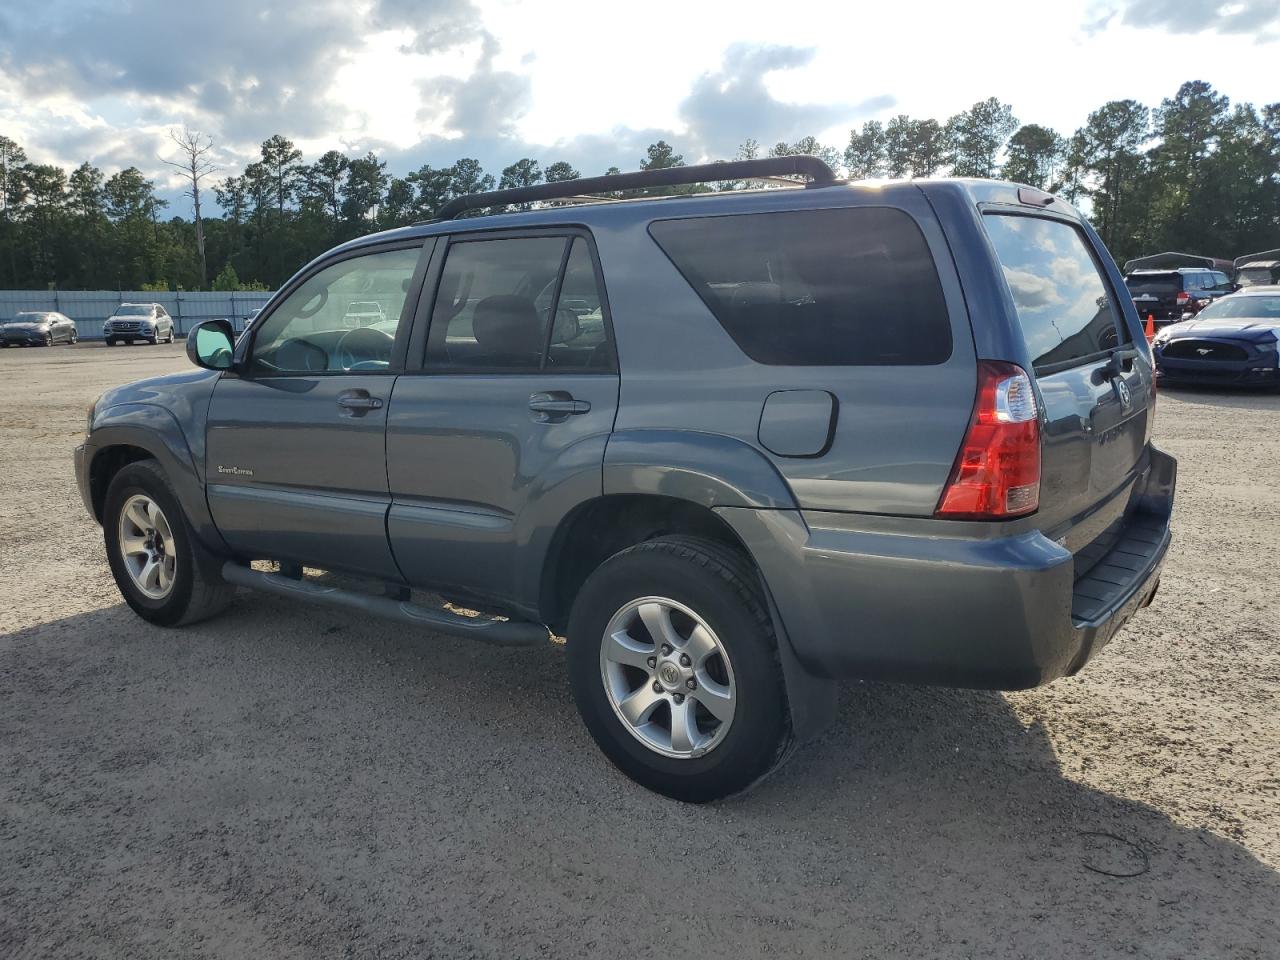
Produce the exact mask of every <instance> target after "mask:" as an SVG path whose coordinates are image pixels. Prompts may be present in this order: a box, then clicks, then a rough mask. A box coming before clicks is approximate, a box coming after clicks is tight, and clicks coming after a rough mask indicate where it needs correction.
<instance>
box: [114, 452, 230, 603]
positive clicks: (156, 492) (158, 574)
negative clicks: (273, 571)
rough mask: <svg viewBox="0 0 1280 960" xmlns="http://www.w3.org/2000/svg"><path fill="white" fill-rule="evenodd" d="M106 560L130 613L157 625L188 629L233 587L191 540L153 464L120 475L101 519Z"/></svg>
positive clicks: (133, 466)
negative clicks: (189, 624)
mask: <svg viewBox="0 0 1280 960" xmlns="http://www.w3.org/2000/svg"><path fill="white" fill-rule="evenodd" d="M102 531H103V538H104V540H105V541H106V547H107V561H108V563H109V564H110V566H111V573H112V575H113V576H114V577H115V581H116V586H117V587H119V588H120V593H121V595H122V596H123V597H124V600H125V602H126V603H127V604H129V606H130V607H132V608H133V611H134V613H136V614H138V616H140V617H142V618H143V619H144V620H149V621H150V622H151V623H155V624H159V625H160V626H166V627H167V626H177V625H180V624H187V623H194V622H196V621H197V620H203V619H204V618H206V617H209V616H212V615H213V614H215V613H217V612H218V611H220V610H221V609H222V608H223V607H225V606H226V604H227V602H228V601H229V600H230V599H231V596H232V594H233V592H234V587H232V586H231V585H230V584H228V583H226V582H225V581H224V580H223V579H222V578H221V576H220V575H219V573H218V563H217V559H216V558H215V557H213V556H212V555H211V554H210V553H209V552H208V551H207V550H205V548H204V547H202V546H201V545H200V543H199V542H198V541H197V540H196V539H195V538H194V537H193V536H192V534H191V530H190V528H189V527H188V525H187V521H186V516H185V515H184V514H183V512H182V507H181V505H180V504H179V503H178V499H177V497H176V496H175V495H174V493H173V491H172V489H171V488H170V486H169V481H168V478H167V477H166V476H165V474H164V471H163V470H162V469H161V468H160V466H159V465H158V464H157V463H156V462H155V461H154V460H140V461H138V462H136V463H131V464H129V465H128V466H126V467H124V468H123V469H121V471H120V472H119V473H117V474H116V475H115V477H113V478H112V480H111V484H110V486H109V487H108V488H107V496H106V502H105V506H104V509H103V516H102Z"/></svg>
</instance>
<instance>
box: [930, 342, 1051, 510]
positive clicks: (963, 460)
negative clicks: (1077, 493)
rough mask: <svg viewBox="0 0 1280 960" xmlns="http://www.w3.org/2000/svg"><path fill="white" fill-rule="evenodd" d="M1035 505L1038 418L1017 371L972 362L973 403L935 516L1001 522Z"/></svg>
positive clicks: (1027, 385)
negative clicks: (975, 384) (975, 374)
mask: <svg viewBox="0 0 1280 960" xmlns="http://www.w3.org/2000/svg"><path fill="white" fill-rule="evenodd" d="M1039 506H1040V415H1039V410H1038V408H1037V407H1036V394H1035V390H1033V389H1032V387H1031V378H1030V377H1028V376H1027V374H1026V372H1025V371H1024V370H1023V369H1022V368H1021V367H1019V366H1016V365H1015V364H1012V363H1000V362H998V361H995V360H980V361H978V399H977V402H976V403H975V404H974V407H973V418H972V419H971V420H970V421H969V430H968V432H967V433H966V434H965V438H964V443H963V444H961V446H960V453H959V454H958V455H957V456H956V463H955V466H954V467H952V468H951V479H949V480H948V481H947V486H946V489H944V490H943V491H942V499H941V501H939V503H938V509H937V511H936V513H935V516H938V517H945V518H948V519H952V520H1001V519H1006V518H1008V517H1020V516H1023V515H1024V514H1028V513H1034V512H1035V510H1036V509H1037V508H1038V507H1039Z"/></svg>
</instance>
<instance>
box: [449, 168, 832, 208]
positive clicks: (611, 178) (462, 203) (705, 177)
mask: <svg viewBox="0 0 1280 960" xmlns="http://www.w3.org/2000/svg"><path fill="white" fill-rule="evenodd" d="M784 176H795V177H799V176H803V177H809V178H810V181H809V183H807V184H805V186H807V187H831V186H836V185H838V184H842V183H845V182H846V181H844V180H841V179H839V178H838V177H836V174H835V171H834V170H832V169H831V168H830V167H829V166H827V165H826V163H824V162H823V161H822V160H819V159H818V158H817V157H811V156H809V155H808V154H797V155H795V156H790V157H763V158H761V159H759V160H730V161H728V162H725V163H700V164H697V165H695V166H691V167H664V168H662V169H661V170H639V171H636V172H635V173H615V174H610V175H607V176H603V177H586V178H579V179H577V180H557V181H556V182H554V183H539V184H537V185H536V186H532V187H513V188H511V189H510V190H491V191H489V192H488V193H469V194H467V195H466V196H462V197H454V199H452V200H450V201H449V202H448V203H446V204H445V205H444V206H443V207H441V208H440V213H439V215H438V216H437V217H436V221H439V220H452V219H454V218H455V217H457V216H458V214H460V213H463V212H464V211H467V210H477V209H480V208H482V207H505V206H507V205H508V204H512V203H532V202H534V201H536V200H568V199H577V198H581V197H582V195H583V194H588V193H612V192H613V191H615V190H636V189H643V188H645V187H674V186H680V185H683V184H691V183H714V182H716V181H717V180H762V179H767V178H773V177H784ZM601 199H602V200H607V199H611V198H608V197H602V198H601ZM436 221H428V222H436Z"/></svg>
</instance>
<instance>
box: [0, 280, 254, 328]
mask: <svg viewBox="0 0 1280 960" xmlns="http://www.w3.org/2000/svg"><path fill="white" fill-rule="evenodd" d="M272 293H273V291H265V292H260V291H244V292H240V291H236V292H234V293H231V292H222V291H219V290H214V291H211V292H207V291H203V290H201V291H182V292H179V293H173V292H164V293H156V292H152V291H147V290H0V322H4V321H6V320H12V319H13V315H14V314H16V313H22V312H24V311H28V310H56V311H58V312H59V313H64V314H66V315H67V316H68V317H70V318H71V319H72V320H74V321H75V322H76V329H77V330H78V331H79V333H80V338H81V339H82V340H101V339H102V324H103V323H104V322H105V321H106V319H107V317H109V316H111V314H112V313H114V312H115V309H116V307H118V306H120V304H122V303H158V304H160V305H161V306H162V307H164V308H165V309H166V310H168V311H169V314H170V315H171V316H172V317H173V328H174V330H175V331H176V332H177V333H178V334H179V335H180V336H185V335H186V333H187V331H188V330H190V329H191V328H192V327H193V326H195V325H196V324H197V323H199V322H200V321H202V320H212V319H215V318H222V319H226V320H230V321H231V322H232V325H233V326H234V327H235V328H236V330H242V329H244V324H245V320H246V319H247V318H248V316H249V314H250V313H251V312H252V311H254V310H257V309H259V308H261V307H262V306H264V305H265V304H266V302H267V301H268V300H269V299H270V298H271V296H272Z"/></svg>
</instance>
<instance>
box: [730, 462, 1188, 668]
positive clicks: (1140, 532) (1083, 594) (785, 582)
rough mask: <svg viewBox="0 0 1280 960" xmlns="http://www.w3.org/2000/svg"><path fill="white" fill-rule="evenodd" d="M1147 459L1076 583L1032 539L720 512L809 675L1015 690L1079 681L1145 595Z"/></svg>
mask: <svg viewBox="0 0 1280 960" xmlns="http://www.w3.org/2000/svg"><path fill="white" fill-rule="evenodd" d="M1151 456H1152V460H1151V466H1150V468H1149V470H1148V471H1147V474H1146V476H1145V478H1143V480H1142V481H1141V482H1140V484H1139V486H1138V487H1136V488H1135V490H1134V491H1133V493H1132V494H1131V495H1130V497H1129V500H1128V507H1129V510H1128V512H1127V513H1126V518H1127V519H1126V521H1125V523H1124V524H1123V525H1122V526H1120V527H1119V528H1118V529H1117V530H1115V531H1113V532H1112V541H1111V542H1109V543H1107V544H1106V545H1105V549H1104V550H1102V552H1101V554H1100V555H1096V556H1092V557H1090V558H1089V562H1093V561H1095V560H1096V563H1093V566H1092V567H1091V568H1090V569H1089V571H1088V573H1087V574H1085V575H1084V576H1082V577H1079V578H1077V572H1076V571H1077V557H1076V556H1075V555H1073V554H1072V553H1071V552H1070V551H1068V550H1067V549H1066V548H1065V547H1063V546H1061V545H1060V544H1059V543H1057V542H1055V541H1053V540H1051V539H1049V538H1048V537H1046V536H1045V535H1044V534H1043V533H1041V532H1040V531H1037V530H1029V531H1026V532H1023V533H1020V534H1016V535H1011V536H1002V537H988V538H987V539H978V538H975V537H966V536H959V535H957V536H954V537H952V536H938V535H937V533H936V531H937V530H938V525H937V524H936V523H930V522H928V521H925V522H924V523H928V524H929V527H930V528H931V530H932V531H934V533H933V535H919V536H917V535H910V534H908V535H904V534H902V533H899V532H887V531H875V530H871V529H865V528H864V529H850V528H849V527H848V526H842V524H846V523H849V522H851V521H849V520H848V519H847V518H850V517H852V515H840V514H818V513H806V514H805V515H803V516H801V515H800V514H798V513H797V512H795V511H768V510H745V509H740V508H721V509H720V511H719V512H720V513H721V515H722V516H724V517H725V519H726V520H728V521H729V522H730V524H731V525H733V526H734V527H735V529H736V530H737V531H738V533H739V535H740V536H742V537H743V540H744V542H745V543H746V545H747V546H748V548H749V549H751V550H752V553H753V555H754V556H755V557H756V559H757V562H758V563H759V565H760V568H761V571H762V572H763V574H764V577H765V581H766V583H767V585H768V587H769V589H770V591H771V593H772V594H773V598H774V601H775V603H776V605H777V608H778V612H779V615H780V616H781V618H782V620H783V623H784V626H785V627H786V630H787V633H788V635H789V636H790V638H791V642H792V645H793V647H794V648H795V651H796V654H797V656H798V657H799V659H800V660H801V662H802V663H804V665H805V666H806V667H807V668H809V669H810V670H813V671H815V672H818V673H821V674H823V675H827V676H839V677H861V678H866V679H884V680H896V681H907V682H917V683H931V684H939V685H945V686H959V687H980V688H992V689H1004V690H1016V689H1023V688H1026V687H1034V686H1037V685H1039V684H1043V683H1047V682H1049V681H1051V680H1054V679H1056V678H1058V677H1062V676H1065V675H1067V674H1070V673H1074V672H1075V671H1077V670H1079V669H1080V668H1081V667H1082V666H1083V665H1084V664H1085V663H1086V662H1087V661H1088V659H1089V658H1090V657H1091V656H1093V655H1094V654H1095V653H1097V651H1098V650H1100V649H1101V648H1102V647H1103V646H1104V645H1105V644H1106V643H1107V642H1108V641H1109V640H1110V639H1111V638H1112V637H1113V636H1114V635H1115V634H1116V632H1117V631H1119V630H1120V629H1121V628H1122V627H1123V626H1124V624H1125V623H1126V622H1127V621H1128V619H1129V618H1130V617H1131V616H1132V615H1133V613H1134V611H1135V610H1138V609H1139V608H1141V607H1142V606H1144V605H1145V604H1147V603H1149V602H1150V600H1151V598H1152V596H1153V595H1154V594H1155V591H1156V587H1157V586H1158V584H1159V580H1160V572H1161V569H1162V566H1163V563H1164V558H1165V554H1166V552H1167V551H1168V547H1169V540H1170V537H1169V512H1170V508H1171V506H1172V500H1173V488H1174V482H1175V472H1176V464H1175V462H1174V460H1173V458H1172V457H1169V456H1167V455H1165V454H1163V453H1160V452H1159V451H1156V450H1154V449H1153V450H1152V451H1151ZM748 514H750V516H748ZM864 519H865V518H864ZM859 522H860V521H859ZM943 529H944V530H945V528H943ZM1081 553H1082V554H1083V553H1084V551H1081ZM1079 566H1080V567H1081V568H1083V566H1084V564H1083V563H1081V564H1080V565H1079Z"/></svg>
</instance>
